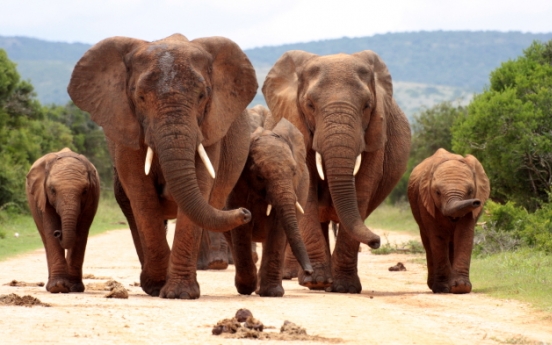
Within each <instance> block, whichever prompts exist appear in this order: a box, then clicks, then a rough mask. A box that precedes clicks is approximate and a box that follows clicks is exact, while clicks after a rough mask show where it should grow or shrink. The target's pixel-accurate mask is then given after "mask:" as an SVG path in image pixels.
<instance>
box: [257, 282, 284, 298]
mask: <svg viewBox="0 0 552 345" xmlns="http://www.w3.org/2000/svg"><path fill="white" fill-rule="evenodd" d="M255 293H256V294H257V295H259V296H261V297H282V296H283V295H284V287H283V286H282V283H280V284H271V285H266V286H263V284H261V287H260V288H259V290H257V291H256V292H255Z"/></svg>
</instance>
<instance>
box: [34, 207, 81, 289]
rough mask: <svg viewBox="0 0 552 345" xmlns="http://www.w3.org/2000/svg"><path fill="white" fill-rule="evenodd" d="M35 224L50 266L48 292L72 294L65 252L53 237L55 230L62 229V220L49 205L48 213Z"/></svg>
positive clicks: (36, 220)
mask: <svg viewBox="0 0 552 345" xmlns="http://www.w3.org/2000/svg"><path fill="white" fill-rule="evenodd" d="M35 222H36V224H37V227H38V232H39V234H40V238H41V239H42V243H43V244H44V249H45V250H46V262H47V264H48V282H47V283H46V291H48V292H51V293H60V292H61V293H67V292H71V286H72V285H73V284H72V283H71V280H70V279H69V271H68V267H67V260H65V250H64V249H63V248H62V247H61V244H60V243H59V240H58V239H57V238H55V237H54V236H53V233H54V230H55V229H61V220H60V219H59V217H58V216H57V214H56V213H55V211H54V209H53V208H52V207H51V206H50V205H49V204H47V205H46V211H45V212H44V213H43V214H42V217H40V218H39V219H37V218H35Z"/></svg>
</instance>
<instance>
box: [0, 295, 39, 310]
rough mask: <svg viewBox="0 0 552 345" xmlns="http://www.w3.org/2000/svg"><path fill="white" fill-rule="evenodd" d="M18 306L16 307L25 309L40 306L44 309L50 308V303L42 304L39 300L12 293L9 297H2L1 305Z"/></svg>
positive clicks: (0, 296)
mask: <svg viewBox="0 0 552 345" xmlns="http://www.w3.org/2000/svg"><path fill="white" fill-rule="evenodd" d="M1 304H4V305H16V306H23V307H32V306H35V305H40V306H43V307H50V305H49V304H48V303H42V302H41V301H40V300H39V299H38V298H36V297H33V296H30V295H25V296H23V297H21V296H19V295H17V294H14V293H11V294H9V295H0V305H1Z"/></svg>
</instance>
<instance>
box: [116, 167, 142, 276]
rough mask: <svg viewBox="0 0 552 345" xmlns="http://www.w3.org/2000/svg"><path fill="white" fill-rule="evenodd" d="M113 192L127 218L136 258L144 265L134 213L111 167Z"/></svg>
mask: <svg viewBox="0 0 552 345" xmlns="http://www.w3.org/2000/svg"><path fill="white" fill-rule="evenodd" d="M113 192H114V194H115V200H117V204H119V207H120V208H121V211H123V214H124V215H125V218H126V219H127V222H128V226H129V228H130V233H131V234H132V241H133V242H134V248H135V249H136V254H138V259H139V260H140V265H141V266H142V267H144V252H143V250H142V242H141V240H140V234H139V232H138V227H137V226H136V220H135V219H134V214H133V213H132V207H131V205H130V200H129V199H128V196H127V195H126V193H125V191H124V189H123V186H122V185H121V181H120V180H119V176H118V175H117V169H115V168H113Z"/></svg>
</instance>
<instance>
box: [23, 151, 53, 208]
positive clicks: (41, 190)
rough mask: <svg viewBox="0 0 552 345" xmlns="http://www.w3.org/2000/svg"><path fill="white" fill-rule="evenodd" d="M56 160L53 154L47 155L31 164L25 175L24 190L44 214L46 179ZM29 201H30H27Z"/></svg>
mask: <svg viewBox="0 0 552 345" xmlns="http://www.w3.org/2000/svg"><path fill="white" fill-rule="evenodd" d="M56 158H57V155H56V154H55V153H48V154H47V155H44V156H42V157H41V158H39V159H38V160H37V161H36V162H34V163H33V165H32V166H31V169H30V170H29V172H28V173H27V181H26V184H25V188H26V189H27V193H28V194H30V195H32V196H33V198H34V201H35V202H36V205H37V206H38V208H39V209H40V211H42V212H46V202H47V199H48V198H47V196H46V178H47V177H48V174H49V172H50V166H51V164H52V162H53V161H54V160H55V159H56ZM29 201H30V200H29Z"/></svg>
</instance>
